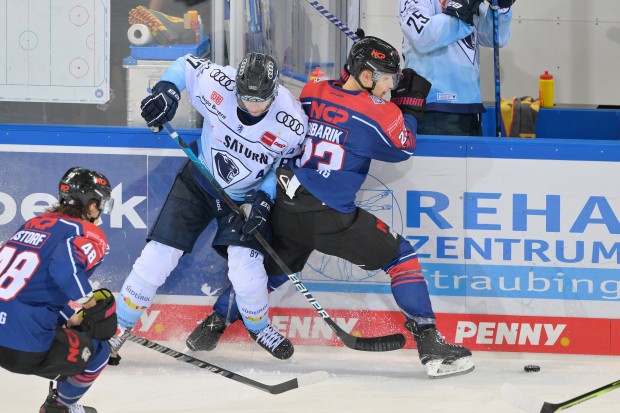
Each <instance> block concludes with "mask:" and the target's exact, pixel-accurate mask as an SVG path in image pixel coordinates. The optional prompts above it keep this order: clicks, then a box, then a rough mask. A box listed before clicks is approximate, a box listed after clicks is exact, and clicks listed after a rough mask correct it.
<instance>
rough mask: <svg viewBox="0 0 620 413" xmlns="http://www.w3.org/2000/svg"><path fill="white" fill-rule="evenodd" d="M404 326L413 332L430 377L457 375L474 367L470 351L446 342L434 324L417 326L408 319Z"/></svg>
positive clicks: (421, 358)
mask: <svg viewBox="0 0 620 413" xmlns="http://www.w3.org/2000/svg"><path fill="white" fill-rule="evenodd" d="M405 327H407V329H408V330H409V331H411V333H412V334H413V339H414V340H415V343H416V346H417V347H418V355H419V356H420V361H421V362H422V364H423V365H424V366H425V367H426V374H427V375H428V376H429V377H430V378H432V379H436V378H443V377H450V376H457V375H459V374H466V373H469V372H470V371H472V370H473V369H474V367H475V366H474V363H473V361H472V360H471V351H469V350H468V349H466V348H465V347H463V346H459V345H456V344H450V343H446V342H445V341H444V339H443V337H442V336H441V334H439V331H437V328H436V327H435V326H434V325H427V326H422V327H418V326H417V324H416V323H415V321H413V320H408V321H407V322H406V323H405Z"/></svg>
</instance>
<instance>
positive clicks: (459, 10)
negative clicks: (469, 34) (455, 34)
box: [443, 0, 483, 26]
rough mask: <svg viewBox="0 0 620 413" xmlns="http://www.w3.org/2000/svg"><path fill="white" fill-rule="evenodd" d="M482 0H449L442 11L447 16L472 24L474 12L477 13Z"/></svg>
mask: <svg viewBox="0 0 620 413" xmlns="http://www.w3.org/2000/svg"><path fill="white" fill-rule="evenodd" d="M482 1H483V0H450V1H449V2H448V4H447V5H446V9H445V10H444V11H443V12H444V13H445V14H447V15H448V16H452V17H456V18H457V19H459V20H463V21H464V22H465V23H467V24H469V25H472V26H473V25H474V14H476V13H478V6H480V3H482Z"/></svg>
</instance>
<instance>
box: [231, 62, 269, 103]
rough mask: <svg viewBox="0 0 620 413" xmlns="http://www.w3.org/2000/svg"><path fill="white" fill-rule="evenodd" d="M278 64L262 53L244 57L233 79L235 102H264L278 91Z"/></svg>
mask: <svg viewBox="0 0 620 413" xmlns="http://www.w3.org/2000/svg"><path fill="white" fill-rule="evenodd" d="M279 74H280V72H279V71H278V64H277V63H276V61H275V60H274V58H273V57H271V56H269V55H266V54H263V53H248V54H246V55H245V57H244V58H243V60H242V61H241V63H239V67H238V68H237V76H236V78H235V93H236V95H237V100H239V99H242V100H247V101H250V102H265V101H266V100H268V99H271V98H272V97H274V96H275V95H276V93H277V91H278V77H279Z"/></svg>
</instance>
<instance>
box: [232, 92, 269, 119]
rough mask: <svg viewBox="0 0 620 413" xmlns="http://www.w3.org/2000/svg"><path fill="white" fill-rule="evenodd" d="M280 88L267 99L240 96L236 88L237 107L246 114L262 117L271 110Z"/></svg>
mask: <svg viewBox="0 0 620 413" xmlns="http://www.w3.org/2000/svg"><path fill="white" fill-rule="evenodd" d="M277 90H278V88H277V87H276V88H274V90H273V92H271V94H270V95H268V96H267V97H260V98H259V97H256V96H244V95H241V94H239V91H238V90H237V89H236V88H235V96H236V97H237V106H238V107H239V109H241V110H242V111H244V112H247V113H249V114H250V115H252V116H260V115H262V114H263V113H265V112H267V111H268V110H269V107H270V106H271V104H272V103H273V101H274V99H275V96H276V94H277Z"/></svg>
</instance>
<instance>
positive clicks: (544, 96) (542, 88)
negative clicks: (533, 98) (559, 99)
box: [538, 70, 555, 108]
mask: <svg viewBox="0 0 620 413" xmlns="http://www.w3.org/2000/svg"><path fill="white" fill-rule="evenodd" d="M553 93H554V91H553V76H552V75H550V74H549V72H548V71H546V70H545V73H543V74H542V75H540V79H539V80H538V99H539V100H540V106H541V107H543V108H552V107H553V106H555V100H554V96H553Z"/></svg>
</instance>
